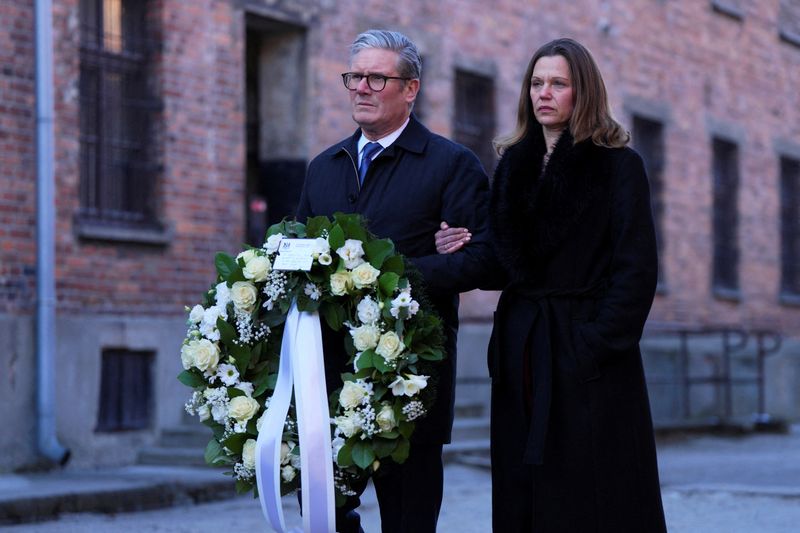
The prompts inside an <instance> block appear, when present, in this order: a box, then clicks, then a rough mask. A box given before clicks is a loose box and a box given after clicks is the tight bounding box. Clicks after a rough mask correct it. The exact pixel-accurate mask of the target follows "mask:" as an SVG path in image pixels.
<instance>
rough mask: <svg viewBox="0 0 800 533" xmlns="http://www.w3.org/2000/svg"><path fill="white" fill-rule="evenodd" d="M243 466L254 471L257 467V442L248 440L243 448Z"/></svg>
mask: <svg viewBox="0 0 800 533" xmlns="http://www.w3.org/2000/svg"><path fill="white" fill-rule="evenodd" d="M242 464H243V465H244V467H245V468H247V469H249V470H253V469H254V468H255V467H256V441H255V439H247V440H246V441H244V446H243V447H242Z"/></svg>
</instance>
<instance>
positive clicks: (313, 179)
mask: <svg viewBox="0 0 800 533" xmlns="http://www.w3.org/2000/svg"><path fill="white" fill-rule="evenodd" d="M420 70H421V62H420V58H419V53H418V52H417V49H416V47H415V46H414V44H413V43H412V42H411V41H410V40H409V39H408V38H407V37H405V36H404V35H402V34H400V33H397V32H391V31H384V30H370V31H367V32H365V33H362V34H361V35H359V36H358V37H357V38H356V40H355V41H354V42H353V44H352V45H351V47H350V68H349V71H348V72H346V73H344V74H342V78H343V80H344V85H345V87H346V88H347V89H348V90H349V93H350V103H351V105H352V112H353V120H354V121H355V122H356V123H357V124H358V126H359V129H358V130H357V131H356V132H355V133H354V134H353V135H352V136H350V137H349V138H347V139H345V140H343V141H341V142H339V143H337V144H335V145H333V146H332V147H330V148H329V149H327V150H325V151H324V152H322V153H321V154H320V155H318V156H317V157H316V158H315V159H314V160H313V161H312V162H311V163H310V165H309V168H308V173H307V176H306V181H305V185H304V188H303V193H302V196H301V198H300V205H299V207H298V212H297V218H298V220H301V221H304V220H305V219H306V218H308V217H311V216H317V215H327V216H331V215H332V214H333V213H335V212H337V211H342V212H357V213H361V214H362V215H363V216H364V217H365V219H366V220H367V224H368V226H369V229H370V231H371V232H373V233H374V234H376V235H378V236H379V237H388V238H390V239H392V241H394V243H395V246H396V247H397V250H398V251H399V252H401V253H402V254H404V255H405V256H406V257H408V258H409V259H411V261H412V262H413V263H414V264H415V266H416V267H417V268H418V269H419V270H420V272H421V273H422V275H423V276H424V278H425V282H426V289H427V292H428V295H429V297H430V299H431V301H432V303H433V304H434V306H435V307H436V309H437V311H438V312H439V314H440V316H441V317H442V320H443V323H444V329H445V333H446V342H445V349H446V350H447V355H448V357H447V359H446V360H445V361H444V363H443V364H442V365H440V366H441V370H440V378H441V381H440V383H439V386H438V399H437V402H436V405H435V406H434V408H433V409H431V412H430V413H428V416H427V417H426V418H425V419H423V420H421V421H420V422H419V424H418V425H417V429H416V431H415V433H414V435H413V437H412V443H411V454H410V456H409V458H408V459H407V461H406V462H405V463H404V464H403V465H401V466H395V467H392V468H389V467H386V469H385V471H383V472H381V471H379V472H378V474H376V476H375V478H374V480H373V483H374V485H375V490H376V493H377V496H378V503H379V506H380V512H381V524H382V530H383V532H384V533H388V532H409V533H410V532H413V533H425V532H433V531H435V530H436V521H437V519H438V516H439V508H440V506H441V501H442V477H443V473H442V445H443V444H446V443H448V442H450V432H451V429H452V423H453V402H454V398H455V396H454V392H455V391H454V380H455V367H456V364H455V362H456V333H457V330H458V292H459V291H460V290H461V289H462V288H463V287H464V286H465V282H466V281H468V280H470V278H471V276H472V275H474V274H473V273H472V272H468V271H467V270H468V269H469V267H468V265H469V264H470V261H468V259H469V254H475V255H477V254H480V253H482V252H483V250H482V247H484V246H488V243H486V242H485V241H483V240H482V239H481V238H480V236H481V235H482V233H483V229H484V227H485V222H486V218H487V217H486V206H487V205H488V180H487V179H486V174H485V172H484V171H483V168H482V167H481V164H480V162H479V161H478V159H477V158H476V157H475V155H474V154H472V152H470V151H469V150H467V149H466V148H464V147H463V146H461V145H458V144H456V143H453V142H451V141H449V140H447V139H445V138H444V137H441V136H439V135H435V134H433V133H431V132H430V131H428V130H427V129H426V128H425V127H424V126H423V125H422V124H420V123H419V122H418V121H417V120H416V118H415V117H414V116H413V115H412V114H411V109H412V107H413V105H414V100H415V99H416V97H417V94H418V92H419V88H420ZM376 143H377V144H376ZM441 220H447V221H448V222H450V223H451V224H452V225H453V226H461V227H468V228H473V230H474V231H473V233H474V234H475V235H476V239H473V242H472V244H471V245H470V246H469V247H466V248H465V249H464V250H462V251H460V252H459V253H456V254H447V255H439V254H437V253H436V248H435V243H434V233H435V232H436V231H437V230H438V229H439V221H441ZM473 279H474V278H473ZM325 338H326V340H325V354H326V374H327V378H328V382H329V385H331V382H333V385H336V384H338V383H340V381H341V379H340V378H339V374H340V373H341V372H342V371H345V370H346V369H345V362H346V357H345V355H344V354H343V353H342V352H343V348H342V344H341V339H340V338H339V339H338V340H336V341H333V340H332V339H331V336H330V335H325ZM382 470H383V469H382ZM381 474H382V475H381ZM358 503H359V500H358V498H351V501H349V502H348V505H347V506H346V507H345V508H344V509H340V510H338V511H337V530H338V531H343V532H350V531H353V532H357V531H359V529H360V527H359V517H358V514H357V513H355V512H354V511H350V510H351V509H354V508H355V507H357V506H358Z"/></svg>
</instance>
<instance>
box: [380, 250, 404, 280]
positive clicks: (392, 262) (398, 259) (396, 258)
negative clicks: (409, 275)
mask: <svg viewBox="0 0 800 533" xmlns="http://www.w3.org/2000/svg"><path fill="white" fill-rule="evenodd" d="M381 272H394V273H395V274H397V275H398V276H402V275H403V272H405V264H404V263H403V256H401V255H393V256H391V257H389V258H387V259H386V260H385V261H384V262H383V265H382V266H381Z"/></svg>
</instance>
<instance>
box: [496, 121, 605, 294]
mask: <svg viewBox="0 0 800 533" xmlns="http://www.w3.org/2000/svg"><path fill="white" fill-rule="evenodd" d="M600 150H601V149H600V148H599V147H597V146H596V145H595V144H593V143H592V141H591V139H588V140H585V141H582V142H580V143H577V144H574V140H573V137H572V135H571V134H570V132H569V131H566V130H565V131H564V133H563V134H562V135H561V137H560V138H559V139H558V142H557V143H556V146H555V148H554V149H553V153H552V154H551V155H550V160H549V162H548V164H547V167H546V168H545V171H544V172H543V173H542V172H541V168H542V160H543V158H544V154H545V153H546V145H545V140H544V135H543V133H542V130H541V128H539V127H534V128H532V131H531V132H530V133H529V134H528V135H527V136H526V137H525V138H524V139H523V140H522V141H520V142H519V143H517V144H515V145H514V146H512V147H510V148H509V149H508V150H507V151H506V152H505V153H504V154H503V157H502V159H501V160H500V163H499V164H498V166H497V170H496V171H495V174H494V178H493V186H492V201H491V207H490V212H491V220H490V224H491V227H492V232H493V239H494V243H495V249H496V252H497V255H498V258H499V260H500V262H501V263H502V264H503V266H504V267H505V270H506V271H507V272H508V274H509V276H510V277H511V279H512V280H521V279H526V278H531V277H535V276H536V272H537V270H538V269H539V268H540V267H542V266H543V264H544V263H545V262H546V260H547V259H548V258H549V257H551V256H552V255H553V253H554V252H555V251H557V250H558V248H559V246H560V245H561V244H562V242H563V241H564V239H565V238H567V237H568V236H569V234H570V232H571V231H572V230H573V229H574V227H575V226H576V225H577V223H578V222H579V221H580V219H581V216H582V215H583V213H584V211H585V210H586V207H587V206H588V205H589V204H590V202H591V200H592V198H593V197H594V196H595V195H596V192H597V188H598V187H599V186H600V183H599V181H601V180H598V179H596V178H597V177H598V176H597V172H598V170H599V168H598V163H599V161H598V158H597V155H598V154H599V151H600Z"/></svg>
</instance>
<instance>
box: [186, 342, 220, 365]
mask: <svg viewBox="0 0 800 533" xmlns="http://www.w3.org/2000/svg"><path fill="white" fill-rule="evenodd" d="M184 348H185V349H186V352H187V358H191V361H192V364H193V365H194V367H195V368H197V369H198V370H201V371H202V372H205V371H206V370H208V371H210V372H214V371H215V370H216V369H217V364H218V363H219V347H218V346H217V345H216V344H214V343H213V342H211V341H210V340H208V339H200V340H194V341H189V344H187V345H186V346H185V347H184ZM181 360H183V350H181Z"/></svg>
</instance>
